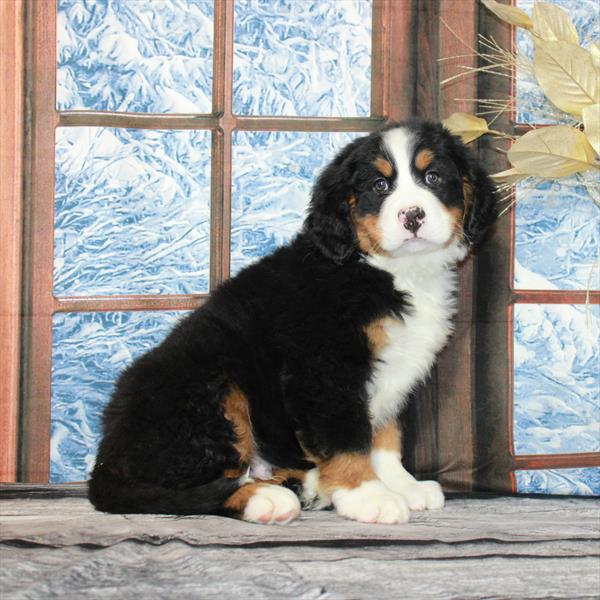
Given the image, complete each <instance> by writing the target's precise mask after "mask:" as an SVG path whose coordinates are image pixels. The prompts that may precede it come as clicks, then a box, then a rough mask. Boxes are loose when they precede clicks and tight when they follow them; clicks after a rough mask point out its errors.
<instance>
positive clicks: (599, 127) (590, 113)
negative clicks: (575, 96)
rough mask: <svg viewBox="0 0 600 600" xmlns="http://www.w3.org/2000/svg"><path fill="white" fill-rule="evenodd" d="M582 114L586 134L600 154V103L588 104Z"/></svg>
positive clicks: (599, 154)
mask: <svg viewBox="0 0 600 600" xmlns="http://www.w3.org/2000/svg"><path fill="white" fill-rule="evenodd" d="M582 115H583V126H584V128H585V136H586V137H587V139H588V141H589V142H590V144H591V146H592V148H593V149H594V150H595V151H596V154H598V156H600V104H592V106H586V107H585V108H584V109H583V111H582Z"/></svg>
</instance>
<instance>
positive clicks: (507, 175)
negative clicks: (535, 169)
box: [490, 168, 527, 184]
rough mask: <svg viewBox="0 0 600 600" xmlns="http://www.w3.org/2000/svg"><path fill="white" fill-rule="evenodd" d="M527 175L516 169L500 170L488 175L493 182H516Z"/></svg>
mask: <svg viewBox="0 0 600 600" xmlns="http://www.w3.org/2000/svg"><path fill="white" fill-rule="evenodd" d="M525 177H527V175H525V173H521V172H520V171H517V169H514V168H513V169H507V170H506V171H500V172H499V173H493V174H492V175H490V178H491V179H492V180H493V181H494V183H510V184H513V183H517V182H519V181H521V179H525Z"/></svg>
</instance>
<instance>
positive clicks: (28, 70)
mask: <svg viewBox="0 0 600 600" xmlns="http://www.w3.org/2000/svg"><path fill="white" fill-rule="evenodd" d="M22 4H23V5H24V7H25V17H26V18H25V33H24V40H25V47H26V61H25V62H26V64H25V88H26V106H27V110H26V113H25V138H24V169H23V173H24V181H25V183H24V202H23V205H22V206H23V217H24V230H23V245H22V248H23V274H22V277H21V278H19V281H20V282H21V286H20V289H22V293H21V296H22V297H21V299H20V305H21V307H22V308H21V311H22V314H23V319H22V323H21V341H22V352H21V353H20V357H21V364H20V372H21V374H22V376H21V385H20V389H19V395H20V401H19V399H18V397H17V396H16V393H15V392H14V390H13V391H12V392H11V394H12V396H11V398H13V405H14V406H16V405H17V403H18V404H19V406H20V427H19V430H18V439H17V435H16V433H17V432H16V426H15V424H14V423H13V422H11V421H10V420H3V423H2V424H3V426H4V424H5V423H8V428H9V429H10V431H11V432H12V433H13V434H14V435H13V437H12V438H11V440H10V441H8V442H7V443H6V444H5V445H4V448H3V450H4V449H6V448H8V447H9V446H10V448H11V449H12V452H13V453H14V454H16V453H17V448H18V452H19V461H18V462H19V469H18V474H17V475H16V478H17V479H18V480H19V481H27V482H42V483H44V482H47V481H48V479H49V471H50V456H49V455H50V417H51V398H50V393H51V389H50V386H51V358H52V356H51V354H52V316H53V314H54V313H56V312H67V311H68V312H82V311H86V312H88V311H111V310H125V311H142V310H189V309H193V308H195V307H197V306H200V305H201V304H202V303H203V301H204V300H205V298H206V294H192V295H121V296H87V297H70V298H65V297H57V298H55V297H54V296H53V294H52V289H53V257H54V248H53V219H54V214H53V212H54V209H53V200H54V143H55V130H56V128H57V127H74V126H106V127H131V128H144V129H159V128H160V129H201V130H211V131H212V132H213V133H212V159H213V160H212V173H211V242H210V255H211V263H210V264H211V267H210V289H214V287H215V286H216V285H218V284H219V283H220V282H222V281H223V280H225V279H226V278H227V277H228V276H229V260H230V259H229V252H230V225H231V216H230V213H231V175H232V174H231V160H232V133H233V131H234V130H270V131H324V132H327V131H359V132H360V131H365V132H368V131H370V130H372V129H375V128H377V127H378V126H380V125H381V124H383V123H384V122H386V121H388V120H393V121H396V120H401V119H403V118H407V117H410V116H419V117H428V118H434V119H436V118H440V117H443V116H447V115H448V114H450V113H451V112H454V111H456V110H464V111H470V110H472V109H473V105H472V103H470V102H469V101H468V100H466V99H469V98H474V97H475V96H476V92H477V80H476V79H475V78H466V79H459V80H456V81H455V82H453V83H452V84H451V85H449V86H446V87H445V88H444V89H442V90H440V86H439V82H440V80H441V79H443V78H444V77H445V76H448V74H449V70H451V69H452V68H454V67H456V65H454V67H453V66H452V64H451V63H448V62H445V63H440V64H438V61H437V58H439V57H441V56H455V55H458V54H461V53H464V44H463V41H464V42H466V44H467V45H471V46H473V45H474V44H475V40H476V37H477V31H478V19H479V17H480V15H479V6H478V3H477V0H465V1H464V2H462V3H461V10H460V11H457V10H456V5H455V4H454V2H453V0H439V2H435V3H433V2H432V3H415V2H412V1H411V0H373V30H372V84H371V85H372V87H371V115H372V116H370V117H366V118H320V117H256V116H236V115H234V114H233V111H232V93H231V90H232V75H233V32H234V13H233V7H234V5H233V0H220V1H217V2H216V3H215V13H214V42H213V43H214V52H213V106H212V114H210V115H149V114H120V113H109V112H94V111H60V112H59V111H57V110H56V102H55V93H56V85H55V76H56V39H55V36H56V26H55V22H56V0H22ZM419 4H420V5H419ZM440 17H443V20H444V22H445V23H446V24H447V25H448V27H446V25H443V24H442V23H441V20H440ZM461 40H462V41H461ZM469 61H470V62H469ZM467 63H469V64H470V65H471V66H476V62H475V58H473V59H469V60H467ZM462 64H464V60H463V61H462ZM476 264H477V261H476V260H473V259H469V260H467V261H465V263H464V264H463V265H462V266H461V268H460V284H461V289H460V295H459V303H460V309H459V315H458V319H457V333H456V335H455V336H454V338H453V340H452V341H451V342H450V344H449V346H448V347H447V348H446V350H445V351H444V352H443V353H442V355H441V357H440V360H439V363H438V366H437V367H436V369H435V373H434V374H433V377H432V383H431V384H430V385H428V386H427V387H426V388H425V390H424V391H423V392H422V393H421V395H420V396H421V397H420V398H419V399H418V401H417V402H415V403H414V404H413V407H412V408H411V410H410V415H409V417H410V419H411V428H410V430H409V432H408V436H407V437H408V440H409V442H410V443H411V445H412V446H414V448H413V449H412V450H411V452H410V454H409V456H408V460H409V462H410V464H411V465H412V467H413V469H414V470H415V471H416V472H417V473H420V474H425V473H428V472H431V471H432V470H436V469H437V470H438V471H439V472H440V473H441V477H440V480H441V481H442V483H445V484H446V486H447V487H448V488H449V489H461V490H468V489H472V487H473V466H474V455H473V451H474V448H475V446H476V428H475V419H474V416H475V412H474V408H473V392H474V389H475V388H474V382H475V378H474V368H475V354H474V346H473V342H474V340H475V333H474V330H473V328H472V326H471V325H472V318H473V315H474V313H473V310H474V304H473V298H474V290H475V281H474V273H475V269H476ZM15 272H16V270H15ZM13 296H14V297H13V300H15V299H17V298H18V294H17V293H16V292H15V293H14V294H13ZM5 371H6V367H5V366H4V365H0V378H4V375H5ZM440 382H443V396H444V401H441V400H440V398H441V394H439V393H438V390H437V388H438V385H440V386H441V383H440ZM457 407H458V409H459V410H460V411H461V414H463V415H464V418H462V419H456V418H452V419H450V418H449V417H448V414H449V412H450V411H456V410H457ZM432 414H436V415H437V424H433V425H432ZM433 456H435V457H437V458H436V459H435V464H434V462H433V460H432V457H433ZM451 467H454V470H453V471H452V473H450V472H449V469H450V468H451ZM7 477H8V478H7ZM10 477H11V476H10V475H8V476H6V475H4V474H2V479H3V480H5V481H10V480H11V479H10ZM13 480H14V479H13Z"/></svg>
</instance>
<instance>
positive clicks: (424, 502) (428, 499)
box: [392, 481, 444, 510]
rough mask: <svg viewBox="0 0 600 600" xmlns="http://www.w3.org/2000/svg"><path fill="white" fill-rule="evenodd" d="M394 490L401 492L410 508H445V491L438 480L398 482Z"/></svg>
mask: <svg viewBox="0 0 600 600" xmlns="http://www.w3.org/2000/svg"><path fill="white" fill-rule="evenodd" d="M392 491H394V492H395V493H397V494H400V495H401V496H402V497H403V498H404V499H405V500H406V503H407V504H408V507H409V508H410V510H440V509H442V508H444V493H443V492H442V486H441V485H440V484H439V483H438V482H437V481H406V482H402V483H396V484H395V485H394V486H393V488H392Z"/></svg>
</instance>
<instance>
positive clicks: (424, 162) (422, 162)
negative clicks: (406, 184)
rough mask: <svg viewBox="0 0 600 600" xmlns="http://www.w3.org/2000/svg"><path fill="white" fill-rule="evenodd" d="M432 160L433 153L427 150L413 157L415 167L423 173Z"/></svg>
mask: <svg viewBox="0 0 600 600" xmlns="http://www.w3.org/2000/svg"><path fill="white" fill-rule="evenodd" d="M432 160H433V152H432V151H431V150H429V149H427V148H426V149H425V150H421V151H420V152H419V153H418V154H417V156H416V157H415V167H417V169H419V170H420V171H424V170H425V169H426V168H427V167H428V166H429V165H430V164H431V161H432Z"/></svg>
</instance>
